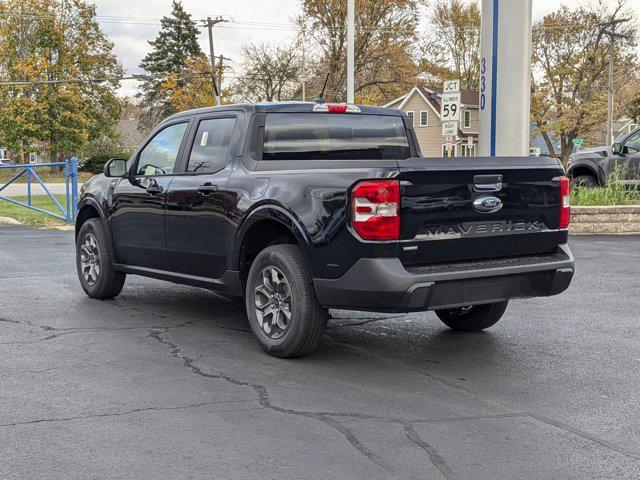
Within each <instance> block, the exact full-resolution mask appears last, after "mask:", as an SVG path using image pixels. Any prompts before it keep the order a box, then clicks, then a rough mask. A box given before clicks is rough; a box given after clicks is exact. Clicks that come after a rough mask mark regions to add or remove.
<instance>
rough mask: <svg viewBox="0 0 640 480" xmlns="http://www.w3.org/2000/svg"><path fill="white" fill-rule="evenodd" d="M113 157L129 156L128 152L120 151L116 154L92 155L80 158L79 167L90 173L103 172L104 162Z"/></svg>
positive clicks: (80, 169)
mask: <svg viewBox="0 0 640 480" xmlns="http://www.w3.org/2000/svg"><path fill="white" fill-rule="evenodd" d="M112 158H129V154H128V153H119V154H115V155H93V156H91V157H88V158H85V159H82V160H80V167H79V168H78V170H79V171H81V172H88V173H94V174H95V173H102V171H103V170H104V164H105V163H107V162H108V161H109V160H111V159H112Z"/></svg>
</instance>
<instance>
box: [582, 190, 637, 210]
mask: <svg viewBox="0 0 640 480" xmlns="http://www.w3.org/2000/svg"><path fill="white" fill-rule="evenodd" d="M571 205H572V206H576V207H591V206H610V205H640V190H638V189H635V188H628V187H624V186H616V185H612V186H610V187H604V188H584V187H574V188H573V189H572V191H571Z"/></svg>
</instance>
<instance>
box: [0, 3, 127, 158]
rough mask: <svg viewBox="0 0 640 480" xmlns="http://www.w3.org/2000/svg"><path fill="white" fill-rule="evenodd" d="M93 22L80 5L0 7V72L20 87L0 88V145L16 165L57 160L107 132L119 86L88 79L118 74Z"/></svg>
mask: <svg viewBox="0 0 640 480" xmlns="http://www.w3.org/2000/svg"><path fill="white" fill-rule="evenodd" d="M95 15H96V9H95V6H94V5H91V4H88V3H86V2H85V1H84V0H67V1H61V0H0V72H2V78H3V80H5V81H8V82H26V83H22V84H17V83H16V84H13V85H8V86H3V87H0V102H2V105H3V110H4V111H3V115H2V116H0V143H2V144H5V145H6V146H8V147H9V148H10V149H11V150H12V151H14V152H16V151H17V152H20V157H21V158H22V159H23V160H24V154H25V153H26V152H28V151H35V150H38V149H41V150H45V151H47V152H48V156H49V158H50V160H52V161H57V160H60V159H61V158H62V157H66V156H69V155H71V154H73V153H76V152H77V151H78V150H79V149H80V148H81V147H82V145H83V144H84V143H85V142H87V141H91V140H93V139H95V138H97V137H98V136H99V135H104V134H109V133H112V132H113V127H114V126H115V124H116V123H117V121H118V119H119V117H120V112H121V104H120V102H119V101H118V99H117V97H116V89H117V87H118V85H119V83H118V81H117V80H109V81H101V82H95V81H94V80H95V79H114V78H115V79H117V77H120V76H121V75H122V69H121V67H120V66H119V64H118V62H117V60H116V58H115V56H114V55H113V53H112V49H113V44H112V43H111V42H110V41H109V40H108V39H107V37H106V36H105V35H104V33H103V32H102V31H101V30H100V27H99V26H98V24H97V22H96V21H95ZM69 79H71V80H72V82H66V81H67V80H69ZM57 80H64V81H65V82H63V83H42V82H43V81H47V82H51V81H57ZM38 82H40V83H38Z"/></svg>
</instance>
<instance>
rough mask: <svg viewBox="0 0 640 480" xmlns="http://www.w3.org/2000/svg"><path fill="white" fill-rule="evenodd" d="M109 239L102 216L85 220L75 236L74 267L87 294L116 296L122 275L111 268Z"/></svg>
mask: <svg viewBox="0 0 640 480" xmlns="http://www.w3.org/2000/svg"><path fill="white" fill-rule="evenodd" d="M108 242H109V240H108V238H107V233H106V231H105V228H104V225H103V223H102V220H101V219H99V218H91V219H89V220H87V221H86V222H85V223H84V224H83V225H82V227H80V231H79V232H78V239H77V240H76V267H77V270H78V279H79V280H80V285H82V289H83V290H84V291H85V292H86V294H87V295H89V296H90V297H91V298H99V299H103V298H113V297H116V296H117V295H118V294H119V293H120V292H121V291H122V287H123V286H124V281H125V278H126V275H125V274H124V273H121V272H117V271H116V270H114V269H113V266H112V263H113V262H112V259H111V250H110V249H109V243H108Z"/></svg>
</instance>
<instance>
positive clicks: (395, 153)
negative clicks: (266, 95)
mask: <svg viewBox="0 0 640 480" xmlns="http://www.w3.org/2000/svg"><path fill="white" fill-rule="evenodd" d="M409 157H411V149H410V148H409V139H408V137H407V130H406V128H405V125H404V122H403V120H402V117H396V116H386V115H361V114H339V113H336V114H333V113H291V114H286V113H270V114H267V118H266V120H265V128H264V148H263V154H262V158H263V160H402V159H406V158H409Z"/></svg>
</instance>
